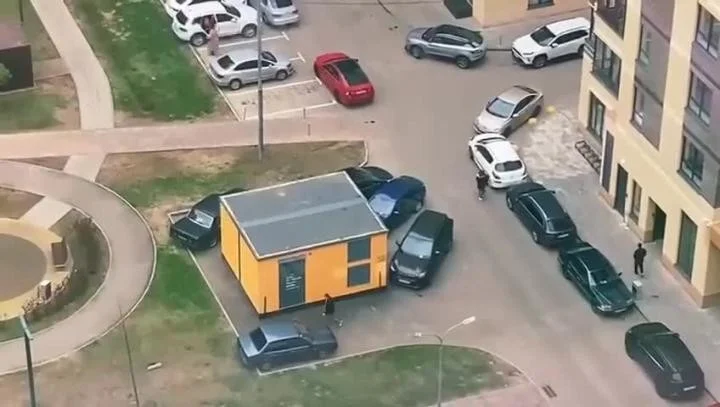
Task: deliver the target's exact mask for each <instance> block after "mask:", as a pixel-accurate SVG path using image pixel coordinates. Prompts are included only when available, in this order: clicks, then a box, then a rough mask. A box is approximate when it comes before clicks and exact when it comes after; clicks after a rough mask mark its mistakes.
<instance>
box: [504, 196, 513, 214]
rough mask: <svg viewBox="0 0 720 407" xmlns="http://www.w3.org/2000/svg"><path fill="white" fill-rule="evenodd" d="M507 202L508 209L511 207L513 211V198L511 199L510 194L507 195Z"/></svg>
mask: <svg viewBox="0 0 720 407" xmlns="http://www.w3.org/2000/svg"><path fill="white" fill-rule="evenodd" d="M505 203H506V204H507V207H508V209H510V210H511V211H512V210H514V208H513V202H512V199H510V197H509V196H506V197H505Z"/></svg>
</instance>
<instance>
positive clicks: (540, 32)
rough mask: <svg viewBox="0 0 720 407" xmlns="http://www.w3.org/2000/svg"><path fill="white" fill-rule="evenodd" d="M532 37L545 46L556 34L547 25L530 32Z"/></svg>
mask: <svg viewBox="0 0 720 407" xmlns="http://www.w3.org/2000/svg"><path fill="white" fill-rule="evenodd" d="M530 38H532V39H533V41H535V42H537V43H538V44H540V45H543V46H545V45H548V44H550V41H552V40H553V38H555V34H553V32H552V31H550V29H549V28H547V27H540V28H538V29H537V30H535V31H534V32H533V33H532V34H530Z"/></svg>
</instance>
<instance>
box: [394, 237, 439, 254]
mask: <svg viewBox="0 0 720 407" xmlns="http://www.w3.org/2000/svg"><path fill="white" fill-rule="evenodd" d="M432 248H433V241H432V240H431V239H428V238H426V237H424V236H420V235H418V234H417V233H412V232H411V233H410V234H408V235H407V237H406V238H405V240H403V242H402V245H401V246H400V250H402V252H403V253H405V254H409V255H411V256H415V257H418V258H421V259H427V258H429V257H430V256H431V255H432Z"/></svg>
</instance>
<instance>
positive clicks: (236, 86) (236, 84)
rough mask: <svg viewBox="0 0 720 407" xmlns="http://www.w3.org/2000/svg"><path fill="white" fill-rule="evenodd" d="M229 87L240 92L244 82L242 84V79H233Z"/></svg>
mask: <svg viewBox="0 0 720 407" xmlns="http://www.w3.org/2000/svg"><path fill="white" fill-rule="evenodd" d="M228 86H229V87H230V89H232V90H238V89H240V88H242V82H240V79H233V80H231V81H230V84H229V85H228Z"/></svg>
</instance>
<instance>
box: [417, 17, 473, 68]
mask: <svg viewBox="0 0 720 407" xmlns="http://www.w3.org/2000/svg"><path fill="white" fill-rule="evenodd" d="M405 51H407V52H409V53H410V55H412V56H413V57H414V58H416V59H421V58H423V57H424V56H425V55H432V56H434V57H439V58H444V59H451V60H453V61H455V65H457V66H458V67H459V68H461V69H467V68H469V67H470V66H472V64H473V63H475V62H478V61H480V60H481V59H483V58H485V55H486V54H487V44H486V43H485V39H484V38H483V36H482V34H481V33H480V32H479V31H472V30H468V29H467V28H463V27H458V26H455V25H451V24H442V25H438V26H436V27H423V28H415V29H413V30H411V31H410V32H409V33H408V35H407V37H406V38H405Z"/></svg>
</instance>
